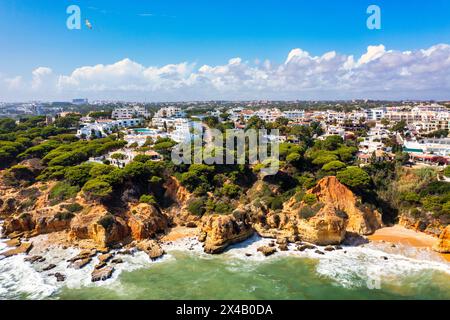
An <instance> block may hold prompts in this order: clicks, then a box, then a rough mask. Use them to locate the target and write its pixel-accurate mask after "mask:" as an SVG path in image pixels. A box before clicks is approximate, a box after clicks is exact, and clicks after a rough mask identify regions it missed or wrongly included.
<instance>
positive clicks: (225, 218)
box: [199, 211, 254, 253]
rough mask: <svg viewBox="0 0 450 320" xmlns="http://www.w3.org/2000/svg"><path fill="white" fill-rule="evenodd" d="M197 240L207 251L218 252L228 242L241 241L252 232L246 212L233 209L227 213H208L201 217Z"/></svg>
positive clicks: (222, 249) (228, 243) (227, 244)
mask: <svg viewBox="0 0 450 320" xmlns="http://www.w3.org/2000/svg"><path fill="white" fill-rule="evenodd" d="M200 230H201V231H200V236H199V240H200V241H203V242H204V250H205V252H207V253H220V252H222V251H224V250H225V248H226V247H227V246H229V245H230V244H233V243H236V242H241V241H243V240H245V239H247V238H249V237H250V236H251V235H252V234H253V232H254V231H253V229H252V227H251V225H250V221H249V219H248V217H247V214H246V213H245V212H242V211H235V212H234V213H233V214H229V215H218V214H215V215H208V216H204V217H203V219H202V223H201V227H200Z"/></svg>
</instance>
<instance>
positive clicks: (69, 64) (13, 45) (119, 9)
mask: <svg viewBox="0 0 450 320" xmlns="http://www.w3.org/2000/svg"><path fill="white" fill-rule="evenodd" d="M71 4H76V5H79V6H80V8H81V14H82V19H83V20H84V19H86V18H87V19H89V21H90V22H91V23H92V25H93V30H89V29H87V28H86V27H84V26H83V29H82V30H68V29H67V28H66V26H65V22H66V19H67V17H68V15H67V14H66V8H67V6H69V5H71ZM370 4H377V5H378V6H380V8H381V10H382V29H381V30H368V29H367V28H366V19H367V17H368V15H367V14H366V8H367V7H368V5H370ZM449 14H450V1H446V0H433V1H411V0H409V1H406V0H399V1H397V0H395V1H392V0H389V1H380V0H371V1H366V0H347V1H337V0H335V1H326V0H325V1H304V0H258V1H255V0H245V1H243V0H241V1H237V0H222V1H212V0H191V1H190V0H183V1H181V0H151V1H146V0H128V1H114V0H108V1H105V0H97V1H94V0H80V1H75V0H57V1H56V0H39V1H37V0H1V1H0V30H1V31H0V48H2V50H0V74H1V75H3V77H15V76H21V77H23V79H26V78H27V77H29V76H30V74H31V72H32V71H33V70H35V69H36V68H39V67H47V68H51V70H52V73H54V74H57V75H69V74H70V73H71V72H72V71H73V70H75V69H76V68H79V67H82V66H94V65H97V64H114V63H116V62H118V61H121V60H122V59H124V58H129V59H131V60H132V61H133V62H136V63H138V64H141V65H143V66H145V67H150V66H157V67H162V66H164V65H167V64H178V63H182V62H188V63H196V64H197V67H200V66H202V65H204V64H206V65H210V66H218V65H225V64H227V63H228V61H229V59H231V58H234V57H240V58H241V59H242V61H254V60H255V59H258V60H260V61H264V60H266V59H268V60H270V61H271V62H272V63H283V62H284V61H285V60H286V57H287V55H288V54H289V52H290V51H291V50H292V49H295V48H301V49H302V50H306V51H308V52H309V54H310V55H311V56H321V55H323V54H324V53H326V52H329V51H336V52H337V53H339V54H342V55H346V56H350V55H354V56H355V59H357V58H358V57H360V56H361V55H363V54H364V53H365V52H366V51H367V47H368V46H370V45H379V44H383V45H384V46H385V48H386V50H398V51H405V50H413V51H414V50H419V49H427V48H430V47H431V46H433V45H436V44H440V43H450V19H449V18H448V15H449ZM5 95H6V93H5ZM0 98H1V96H0ZM218 98H220V97H218ZM0 100H1V99H0Z"/></svg>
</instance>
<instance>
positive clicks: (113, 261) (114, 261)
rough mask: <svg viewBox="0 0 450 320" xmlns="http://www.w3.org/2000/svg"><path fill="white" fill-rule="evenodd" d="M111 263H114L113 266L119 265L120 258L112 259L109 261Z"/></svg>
mask: <svg viewBox="0 0 450 320" xmlns="http://www.w3.org/2000/svg"><path fill="white" fill-rule="evenodd" d="M111 263H114V264H120V263H123V260H122V259H120V258H115V259H112V260H111Z"/></svg>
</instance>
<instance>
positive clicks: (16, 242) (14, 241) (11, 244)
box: [5, 238, 22, 247]
mask: <svg viewBox="0 0 450 320" xmlns="http://www.w3.org/2000/svg"><path fill="white" fill-rule="evenodd" d="M5 244H6V245H7V246H8V247H18V246H20V245H21V244H22V242H21V241H20V239H19V238H14V239H11V240H9V241H6V242H5Z"/></svg>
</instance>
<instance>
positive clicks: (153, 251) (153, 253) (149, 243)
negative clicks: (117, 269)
mask: <svg viewBox="0 0 450 320" xmlns="http://www.w3.org/2000/svg"><path fill="white" fill-rule="evenodd" d="M137 248H138V249H139V250H142V251H144V252H145V253H146V254H147V255H148V256H149V257H150V259H152V260H156V259H158V258H159V257H161V256H163V255H164V253H165V252H164V250H163V249H162V248H161V247H160V246H159V244H158V243H157V242H156V241H155V240H146V241H142V242H140V243H139V244H138V245H137Z"/></svg>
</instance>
